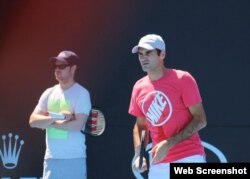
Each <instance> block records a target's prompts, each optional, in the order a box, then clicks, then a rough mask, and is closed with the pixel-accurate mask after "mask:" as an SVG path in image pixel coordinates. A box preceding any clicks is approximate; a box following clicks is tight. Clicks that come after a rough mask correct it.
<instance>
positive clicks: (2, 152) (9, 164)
mask: <svg viewBox="0 0 250 179" xmlns="http://www.w3.org/2000/svg"><path fill="white" fill-rule="evenodd" d="M12 136H13V135H12V133H9V135H8V138H7V137H6V135H2V141H3V148H0V157H1V159H2V162H3V165H4V167H5V168H7V169H13V168H15V167H16V166H17V162H18V158H19V154H20V151H21V148H22V145H23V144H24V141H23V140H20V143H19V144H18V140H19V136H18V135H15V139H14V141H13V143H14V144H13V145H12Z"/></svg>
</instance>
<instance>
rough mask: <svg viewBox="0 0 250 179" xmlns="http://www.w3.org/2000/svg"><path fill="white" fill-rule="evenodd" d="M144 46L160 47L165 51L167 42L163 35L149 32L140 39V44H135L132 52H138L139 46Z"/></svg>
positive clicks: (151, 48) (146, 47) (148, 48)
mask: <svg viewBox="0 0 250 179" xmlns="http://www.w3.org/2000/svg"><path fill="white" fill-rule="evenodd" d="M139 47H142V48H145V49H147V50H153V49H159V50H164V51H165V48H166V47H165V43H164V40H163V39H162V37H161V36H159V35H156V34H148V35H145V36H144V37H142V38H141V39H140V41H139V44H138V45H136V46H134V48H133V49H132V53H137V52H138V48H139Z"/></svg>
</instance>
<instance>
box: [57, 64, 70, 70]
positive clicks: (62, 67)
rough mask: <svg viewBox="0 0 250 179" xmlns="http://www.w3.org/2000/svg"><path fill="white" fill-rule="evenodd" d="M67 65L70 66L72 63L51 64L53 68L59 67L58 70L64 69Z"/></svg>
mask: <svg viewBox="0 0 250 179" xmlns="http://www.w3.org/2000/svg"><path fill="white" fill-rule="evenodd" d="M68 66H72V65H70V64H60V65H56V64H54V65H53V69H56V68H59V69H60V70H63V69H65V68H66V67H68Z"/></svg>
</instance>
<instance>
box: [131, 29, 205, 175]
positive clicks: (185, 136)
mask: <svg viewBox="0 0 250 179" xmlns="http://www.w3.org/2000/svg"><path fill="white" fill-rule="evenodd" d="M165 48H166V47H165V43H164V40H163V39H162V37H161V36H159V35H156V34H148V35H146V36H144V37H142V38H141V39H140V41H139V44H138V45H136V46H135V47H134V48H133V49H132V53H137V54H138V58H139V62H140V64H141V67H142V70H143V71H144V72H146V73H147V75H146V76H144V77H143V78H141V79H139V80H138V81H137V82H136V83H135V85H134V87H133V91H132V95H131V101H130V106H129V113H130V114H131V115H133V116H135V117H136V123H135V126H134V130H133V136H134V147H135V161H134V164H133V167H134V168H135V169H137V170H139V171H140V172H144V171H145V170H147V164H146V160H145V159H144V161H143V166H142V168H141V169H139V157H138V155H139V151H140V146H141V143H140V135H141V131H142V130H145V131H146V134H147V135H146V136H147V137H146V138H147V139H148V134H149V133H150V137H151V139H152V144H153V147H152V150H151V153H152V156H153V158H152V161H151V165H150V167H149V174H148V176H149V179H156V178H157V179H161V178H162V179H163V178H164V179H166V178H169V175H170V174H169V163H172V162H205V152H204V147H203V146H202V144H201V139H200V137H199V134H198V131H199V130H201V129H202V128H204V127H205V126H206V123H207V122H206V114H205V111H204V109H203V105H202V99H201V95H200V92H199V89H198V86H197V83H196V81H195V79H194V77H193V76H192V75H191V74H190V73H189V72H187V71H182V70H177V69H170V68H166V67H165V65H164V59H165V57H166V49H165Z"/></svg>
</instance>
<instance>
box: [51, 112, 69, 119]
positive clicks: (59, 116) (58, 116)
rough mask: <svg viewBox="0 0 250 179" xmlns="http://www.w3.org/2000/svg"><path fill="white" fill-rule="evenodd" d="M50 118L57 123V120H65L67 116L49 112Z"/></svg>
mask: <svg viewBox="0 0 250 179" xmlns="http://www.w3.org/2000/svg"><path fill="white" fill-rule="evenodd" d="M49 116H50V117H51V118H52V119H53V120H55V121H57V120H65V118H66V116H65V115H64V114H61V113H55V112H49Z"/></svg>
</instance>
